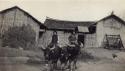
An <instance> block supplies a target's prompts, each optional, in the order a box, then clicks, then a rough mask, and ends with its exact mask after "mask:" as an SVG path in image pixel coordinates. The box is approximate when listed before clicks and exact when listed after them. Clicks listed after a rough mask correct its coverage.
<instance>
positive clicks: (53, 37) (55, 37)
mask: <svg viewBox="0 0 125 71" xmlns="http://www.w3.org/2000/svg"><path fill="white" fill-rule="evenodd" d="M57 42H58V35H57V32H56V31H54V32H53V36H52V43H54V44H56V43H57Z"/></svg>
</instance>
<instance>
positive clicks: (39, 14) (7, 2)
mask: <svg viewBox="0 0 125 71" xmlns="http://www.w3.org/2000/svg"><path fill="white" fill-rule="evenodd" d="M15 5H16V6H19V7H20V8H22V9H23V10H25V11H27V12H28V13H30V14H31V15H32V16H34V17H35V18H36V19H38V20H39V21H41V22H44V20H45V18H46V16H48V17H51V18H55V19H61V20H70V21H95V20H99V19H101V18H103V17H105V16H108V15H110V14H111V12H112V11H114V13H115V14H116V15H117V16H120V17H121V18H123V19H124V18H125V0H0V11H1V10H4V9H7V8H10V7H13V6H15ZM124 20H125V19H124Z"/></svg>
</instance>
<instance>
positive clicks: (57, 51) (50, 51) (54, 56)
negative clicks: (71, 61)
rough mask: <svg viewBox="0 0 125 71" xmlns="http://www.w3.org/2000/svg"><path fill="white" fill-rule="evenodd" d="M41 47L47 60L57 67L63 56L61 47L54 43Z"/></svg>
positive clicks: (53, 66)
mask: <svg viewBox="0 0 125 71" xmlns="http://www.w3.org/2000/svg"><path fill="white" fill-rule="evenodd" d="M41 49H42V51H43V52H44V57H45V60H46V61H47V62H49V63H50V64H51V68H56V67H57V62H58V60H59V58H60V57H61V48H60V47H59V46H58V45H53V46H48V47H47V48H45V49H43V48H41Z"/></svg>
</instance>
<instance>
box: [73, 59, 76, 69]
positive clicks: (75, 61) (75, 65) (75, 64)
mask: <svg viewBox="0 0 125 71" xmlns="http://www.w3.org/2000/svg"><path fill="white" fill-rule="evenodd" d="M76 63H77V59H75V61H74V67H75V69H77V65H76Z"/></svg>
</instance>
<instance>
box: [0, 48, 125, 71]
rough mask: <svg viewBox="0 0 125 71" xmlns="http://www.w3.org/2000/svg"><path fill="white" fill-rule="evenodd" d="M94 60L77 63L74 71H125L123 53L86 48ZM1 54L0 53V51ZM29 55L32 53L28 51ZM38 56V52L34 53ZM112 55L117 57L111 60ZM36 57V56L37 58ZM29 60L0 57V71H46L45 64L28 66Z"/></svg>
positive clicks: (23, 57)
mask: <svg viewBox="0 0 125 71" xmlns="http://www.w3.org/2000/svg"><path fill="white" fill-rule="evenodd" d="M83 50H84V51H86V52H88V53H91V55H92V56H94V57H95V58H96V59H93V60H89V61H86V62H85V61H82V60H80V61H78V63H77V67H78V68H77V69H76V71H125V52H124V51H118V50H106V49H102V48H87V49H83ZM0 52H1V51H0ZM29 52H30V54H31V55H33V54H34V55H35V53H34V52H32V51H29ZM36 53H37V54H38V52H36ZM113 54H115V55H116V56H117V57H115V58H113ZM37 57H38V56H37ZM28 59H29V58H28V57H25V55H24V56H18V57H17V56H16V57H0V71H46V68H47V67H46V66H45V64H28V63H26V62H27V60H28ZM15 61H16V62H15Z"/></svg>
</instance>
